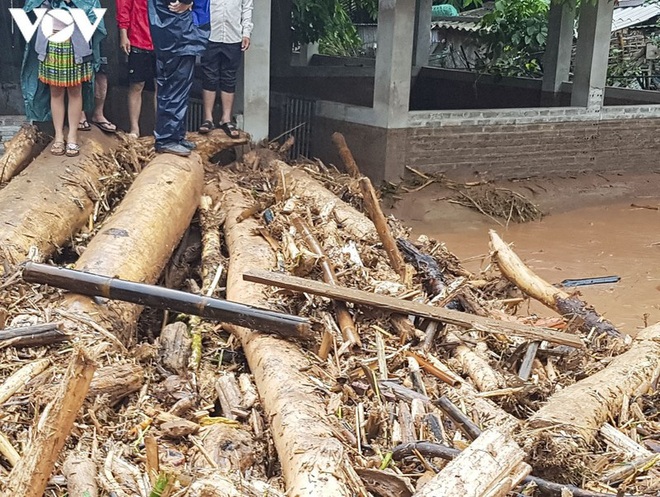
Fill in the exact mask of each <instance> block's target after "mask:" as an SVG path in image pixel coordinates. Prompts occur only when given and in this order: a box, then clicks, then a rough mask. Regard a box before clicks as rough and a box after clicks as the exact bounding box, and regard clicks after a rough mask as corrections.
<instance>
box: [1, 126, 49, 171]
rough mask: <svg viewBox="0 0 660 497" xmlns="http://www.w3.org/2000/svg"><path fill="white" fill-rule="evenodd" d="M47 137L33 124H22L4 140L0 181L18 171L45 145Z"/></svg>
mask: <svg viewBox="0 0 660 497" xmlns="http://www.w3.org/2000/svg"><path fill="white" fill-rule="evenodd" d="M46 143H48V139H47V138H46V136H44V134H43V133H41V131H39V129H38V128H37V127H36V126H35V125H33V124H27V123H26V124H23V125H22V126H21V129H20V130H18V133H16V134H15V135H14V136H13V138H12V139H11V140H9V141H8V142H6V143H5V144H4V145H5V153H4V154H3V155H2V157H0V183H5V182H7V181H9V180H10V179H11V178H13V177H14V176H15V175H17V174H18V173H20V172H21V171H22V170H23V169H25V168H26V167H27V165H28V164H29V163H30V162H32V161H33V160H34V158H35V157H36V156H37V155H39V154H40V153H41V151H42V150H43V149H44V148H45V147H46Z"/></svg>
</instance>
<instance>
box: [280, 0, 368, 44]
mask: <svg viewBox="0 0 660 497" xmlns="http://www.w3.org/2000/svg"><path fill="white" fill-rule="evenodd" d="M377 15H378V0H293V10H292V28H293V42H294V43H297V44H304V43H316V42H319V50H320V52H321V53H323V54H326V55H343V56H356V55H359V53H360V50H361V48H362V40H360V37H359V36H358V32H357V29H356V27H355V24H354V23H353V19H355V18H359V20H365V19H368V20H374V19H376V16H377Z"/></svg>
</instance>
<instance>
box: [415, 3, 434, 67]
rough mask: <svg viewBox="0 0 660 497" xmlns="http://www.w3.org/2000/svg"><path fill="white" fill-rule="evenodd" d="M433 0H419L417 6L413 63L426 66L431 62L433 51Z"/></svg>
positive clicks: (417, 65)
mask: <svg viewBox="0 0 660 497" xmlns="http://www.w3.org/2000/svg"><path fill="white" fill-rule="evenodd" d="M432 6H433V0H417V5H416V7H415V40H414V45H413V65H414V66H415V67H424V66H427V65H428V64H429V55H430V52H431V7H432Z"/></svg>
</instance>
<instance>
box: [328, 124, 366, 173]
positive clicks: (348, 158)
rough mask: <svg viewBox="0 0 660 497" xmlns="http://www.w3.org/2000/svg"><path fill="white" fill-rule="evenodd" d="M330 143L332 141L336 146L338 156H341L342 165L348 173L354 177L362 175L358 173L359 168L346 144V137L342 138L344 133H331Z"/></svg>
mask: <svg viewBox="0 0 660 497" xmlns="http://www.w3.org/2000/svg"><path fill="white" fill-rule="evenodd" d="M332 143H334V144H335V146H336V147H337V151H338V152H339V157H341V161H342V162H343V163H344V167H345V168H346V171H347V172H348V174H350V175H351V176H352V177H354V178H359V177H360V176H362V175H361V174H360V168H359V167H358V165H357V163H356V162H355V159H354V158H353V154H352V153H351V149H349V148H348V145H347V144H346V138H344V135H342V134H341V133H339V132H338V131H336V132H334V133H332Z"/></svg>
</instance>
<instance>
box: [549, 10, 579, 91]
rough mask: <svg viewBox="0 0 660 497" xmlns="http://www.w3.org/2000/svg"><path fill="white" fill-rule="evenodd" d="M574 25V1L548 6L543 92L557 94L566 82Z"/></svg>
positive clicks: (569, 65)
mask: <svg viewBox="0 0 660 497" xmlns="http://www.w3.org/2000/svg"><path fill="white" fill-rule="evenodd" d="M574 25H575V0H571V1H570V2H566V3H564V4H557V3H553V4H551V5H550V13H549V16H548V39H547V42H546V46H545V54H544V56H543V91H544V92H548V93H557V92H558V91H559V89H560V87H561V84H562V83H563V82H564V81H568V75H569V71H570V67H571V50H572V48H573V28H574Z"/></svg>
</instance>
